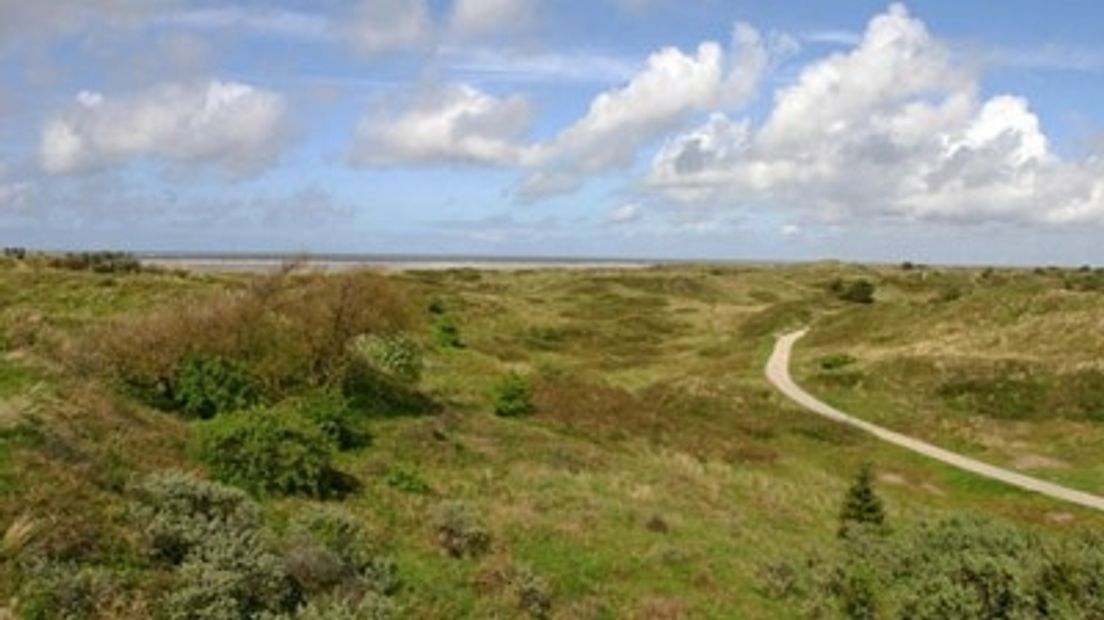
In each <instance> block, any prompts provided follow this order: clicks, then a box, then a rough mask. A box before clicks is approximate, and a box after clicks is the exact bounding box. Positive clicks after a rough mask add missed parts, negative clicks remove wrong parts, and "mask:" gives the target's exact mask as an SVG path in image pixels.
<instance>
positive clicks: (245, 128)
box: [39, 80, 286, 176]
mask: <svg viewBox="0 0 1104 620" xmlns="http://www.w3.org/2000/svg"><path fill="white" fill-rule="evenodd" d="M285 137H286V131H285V104H284V101H283V98H282V97H281V96H280V95H278V94H276V93H273V92H270V91H266V90H262V89H258V88H255V87H253V86H250V85H248V84H241V83H237V82H221V81H217V80H212V81H208V82H187V83H166V84H162V85H159V86H155V87H153V88H150V89H148V90H145V91H142V92H139V93H137V94H133V95H130V96H126V97H120V98H109V97H107V96H105V95H102V94H100V93H95V92H88V91H84V92H81V93H80V94H78V95H77V97H76V101H75V102H74V104H73V105H71V106H70V107H69V108H68V109H67V110H65V111H64V112H62V113H61V114H59V115H57V116H55V117H54V118H52V119H51V120H49V121H48V122H47V123H46V125H45V127H44V128H43V130H42V133H41V137H40V145H39V155H40V163H41V166H42V169H43V170H44V171H45V172H47V173H49V174H74V173H81V172H87V171H93V170H98V169H102V168H105V167H109V166H113V165H118V164H122V163H126V162H128V161H132V160H135V159H138V158H141V157H155V158H158V159H162V160H164V161H166V162H169V163H172V164H177V165H209V166H214V167H217V168H221V169H222V170H223V171H224V172H225V173H226V174H228V175H230V176H242V175H248V174H252V173H256V172H259V171H260V170H262V169H263V168H265V167H267V166H269V165H271V164H272V163H273V162H274V161H275V160H276V159H277V158H278V157H279V154H280V152H281V150H282V147H283V145H284V141H285V140H284V139H285Z"/></svg>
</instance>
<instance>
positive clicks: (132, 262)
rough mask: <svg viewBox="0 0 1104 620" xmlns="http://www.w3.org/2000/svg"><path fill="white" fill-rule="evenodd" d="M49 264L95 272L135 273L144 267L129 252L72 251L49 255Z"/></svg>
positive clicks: (58, 267) (60, 267) (57, 267)
mask: <svg viewBox="0 0 1104 620" xmlns="http://www.w3.org/2000/svg"><path fill="white" fill-rule="evenodd" d="M48 264H49V265H50V266H51V267H54V268H56V269H70V270H73V271H93V272H95V273H134V272H137V271H141V269H142V263H140V262H139V261H138V259H137V258H135V257H134V255H133V254H129V253H127V252H70V253H67V254H64V255H61V256H51V257H49V259H48Z"/></svg>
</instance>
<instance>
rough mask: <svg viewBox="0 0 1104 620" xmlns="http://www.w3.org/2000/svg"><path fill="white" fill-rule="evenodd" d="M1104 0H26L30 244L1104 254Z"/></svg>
mask: <svg viewBox="0 0 1104 620" xmlns="http://www.w3.org/2000/svg"><path fill="white" fill-rule="evenodd" d="M1100 23H1104V6H1102V5H1100V4H1099V3H1098V2H1089V1H1080V0H1071V1H1068V2H1063V3H1062V4H1061V7H1060V10H1057V9H1056V8H1055V6H1054V5H1053V4H1052V3H1044V2H1028V1H1026V0H1018V1H1012V2H1005V3H1001V6H1000V8H999V10H997V9H995V8H994V7H991V6H983V5H982V4H980V3H962V2H948V1H941V2H936V1H925V2H921V1H914V2H908V3H904V4H890V3H885V2H866V1H850V2H846V3H837V2H833V3H829V2H823V1H819V0H795V1H791V2H771V3H766V2H744V1H741V0H732V1H720V0H702V1H699V2H678V1H675V0H590V1H587V2H582V1H579V2H575V1H567V0H565V1H563V2H538V1H536V0H447V1H445V0H432V1H429V2H426V1H424V0H344V1H338V0H326V1H321V2H306V1H299V2H293V1H287V2H277V1H271V2H260V1H250V0H240V1H238V2H234V1H224V2H197V1H184V0H179V1H176V0H110V1H108V0H55V1H54V2H50V3H24V2H18V1H15V0H0V243H3V244H4V245H26V246H32V247H42V248H57V249H62V248H65V249H67V248H97V247H113V248H125V249H132V250H219V251H231V250H239V251H256V250H268V251H315V252H365V253H374V252H380V253H434V254H480V255H487V254H500V255H518V254H521V255H568V256H625V257H628V256H632V257H678V258H735V259H760V258H761V259H816V258H842V259H852V260H887V261H897V260H903V259H910V260H920V261H928V262H984V263H989V262H994V263H1071V264H1081V263H1097V262H1104V252H1102V251H1101V249H1100V247H1101V244H1100V243H1099V239H1100V238H1101V236H1100V232H1101V230H1102V228H1101V227H1102V225H1104V153H1102V151H1104V79H1102V78H1104V45H1102V44H1101V43H1100V41H1099V24H1100Z"/></svg>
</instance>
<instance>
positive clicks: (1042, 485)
mask: <svg viewBox="0 0 1104 620" xmlns="http://www.w3.org/2000/svg"><path fill="white" fill-rule="evenodd" d="M807 331H808V330H801V331H798V332H793V333H790V334H786V335H784V336H782V337H781V338H779V339H778V342H776V343H775V345H774V352H772V353H771V356H770V360H769V361H768V362H767V380H768V381H770V382H771V383H772V384H774V386H775V387H776V388H778V389H779V390H780V391H781V392H782V393H783V394H785V395H786V397H788V398H789V399H790V400H792V401H794V402H796V403H797V404H799V405H801V406H802V407H804V408H806V409H808V410H809V411H812V412H813V413H816V414H818V415H822V416H824V417H826V418H828V419H830V420H834V421H836V422H840V423H842V424H848V425H850V426H853V427H855V428H858V429H860V430H862V431H865V432H867V433H870V434H871V435H874V436H875V437H877V438H878V439H881V440H882V441H887V442H889V443H891V444H895V445H897V446H900V447H902V448H905V449H907V450H912V451H913V452H917V453H920V454H923V455H924V456H927V457H929V458H933V459H935V460H937V461H942V462H944V463H946V464H948V465H950V466H952V467H957V468H959V469H962V470H965V471H968V472H971V473H974V474H977V475H979V476H984V477H986V478H991V479H993V480H999V481H1001V482H1004V483H1006V484H1010V485H1012V486H1015V487H1019V488H1021V489H1026V490H1028V491H1033V492H1035V493H1042V494H1043V495H1048V496H1050V497H1053V498H1056V499H1060V500H1063V501H1067V502H1072V503H1074V504H1080V505H1082V506H1085V507H1087V508H1094V509H1096V510H1101V511H1104V497H1099V496H1097V495H1093V494H1091V493H1085V492H1083V491H1078V490H1075V489H1071V488H1069V487H1064V486H1062V485H1060V484H1054V483H1053V482H1047V481H1045V480H1039V479H1038V478H1032V477H1031V476H1025V475H1023V474H1020V473H1016V472H1014V471H1011V470H1008V469H1004V468H1001V467H996V466H993V465H990V464H988V463H983V462H981V461H978V460H975V459H972V458H969V457H966V456H962V455H961V454H958V453H956V452H951V451H949V450H944V449H943V448H940V447H939V446H933V445H932V444H930V443H927V442H924V441H920V440H919V439H915V438H913V437H909V436H908V435H902V434H901V433H898V432H895V431H891V430H889V429H887V428H883V427H881V426H878V425H877V424H871V423H870V422H867V421H865V420H860V419H859V418H856V417H854V416H852V415H848V414H846V413H844V412H842V411H840V410H839V409H836V408H835V407H832V406H831V405H829V404H827V403H825V402H823V401H821V400H819V399H817V398H816V397H815V396H813V395H812V394H809V393H808V392H806V391H805V390H803V389H801V386H799V385H797V384H796V383H794V380H793V377H791V376H790V354H791V353H792V352H793V347H794V343H795V342H797V341H798V340H800V339H801V337H802V336H804V335H805V333H806V332H807Z"/></svg>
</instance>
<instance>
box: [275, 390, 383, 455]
mask: <svg viewBox="0 0 1104 620" xmlns="http://www.w3.org/2000/svg"><path fill="white" fill-rule="evenodd" d="M290 404H291V405H292V406H294V408H295V409H296V410H298V411H299V412H300V413H301V414H302V415H303V417H305V418H307V419H308V420H310V421H312V422H314V424H315V425H316V426H318V428H319V429H321V430H322V432H323V433H325V435H326V436H327V437H329V438H330V440H331V441H333V443H334V445H335V446H337V447H338V449H340V450H353V449H356V448H361V447H364V446H367V445H368V444H370V443H371V441H372V434H371V433H370V432H369V431H368V425H367V420H365V416H364V415H363V414H361V413H360V412H359V411H357V410H356V408H354V407H353V406H352V403H350V402H349V400H348V399H347V398H345V396H344V395H343V394H341V393H340V392H338V391H335V390H321V391H316V392H312V393H310V394H308V395H306V396H303V397H300V398H296V399H294V400H292V401H291V403H290Z"/></svg>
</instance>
